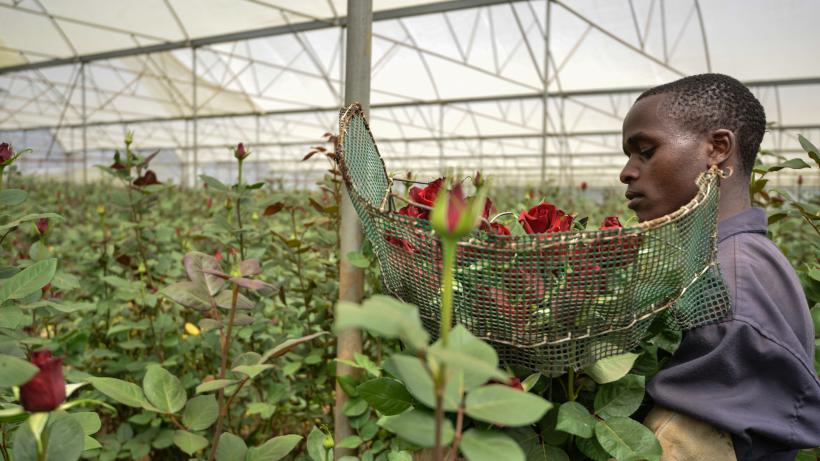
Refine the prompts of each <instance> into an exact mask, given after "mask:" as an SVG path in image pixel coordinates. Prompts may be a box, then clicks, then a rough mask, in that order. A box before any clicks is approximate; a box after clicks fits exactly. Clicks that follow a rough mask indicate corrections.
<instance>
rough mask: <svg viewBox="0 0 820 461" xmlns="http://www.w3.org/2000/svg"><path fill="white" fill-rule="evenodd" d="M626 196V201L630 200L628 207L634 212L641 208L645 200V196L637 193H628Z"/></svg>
mask: <svg viewBox="0 0 820 461" xmlns="http://www.w3.org/2000/svg"><path fill="white" fill-rule="evenodd" d="M624 195H625V196H626V199H627V200H629V203H628V204H627V206H628V207H629V208H630V209H632V210H634V209H635V208H637V207H638V206H640V204H641V202H642V201H643V200H644V198H645V197H644V195H643V194H639V193H637V192H632V191H626V194H624Z"/></svg>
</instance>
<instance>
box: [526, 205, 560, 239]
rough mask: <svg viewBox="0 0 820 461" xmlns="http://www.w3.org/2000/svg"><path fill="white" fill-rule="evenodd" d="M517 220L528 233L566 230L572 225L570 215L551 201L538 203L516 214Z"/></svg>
mask: <svg viewBox="0 0 820 461" xmlns="http://www.w3.org/2000/svg"><path fill="white" fill-rule="evenodd" d="M518 221H519V222H521V225H522V226H523V227H524V231H525V232H526V233H528V234H549V233H552V232H566V231H568V230H570V228H571V227H572V216H570V215H568V214H566V213H564V212H563V211H562V210H559V209H558V208H556V207H555V205H553V204H551V203H540V204H538V205H536V206H534V207H532V208H530V209H529V210H528V211H522V212H521V214H519V215H518Z"/></svg>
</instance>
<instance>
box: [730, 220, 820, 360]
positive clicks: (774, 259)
mask: <svg viewBox="0 0 820 461" xmlns="http://www.w3.org/2000/svg"><path fill="white" fill-rule="evenodd" d="M718 258H719V260H720V269H721V273H722V275H723V278H724V280H725V281H726V285H727V288H728V289H729V295H730V298H731V299H732V305H733V309H732V310H733V315H734V317H735V319H737V320H740V321H743V322H747V323H749V324H751V325H755V326H756V328H758V329H760V330H761V331H764V330H765V331H768V332H769V333H770V334H771V335H772V336H773V337H784V336H792V335H794V339H795V340H796V341H797V343H795V344H800V345H801V346H802V347H803V348H807V347H808V346H809V345H810V344H809V343H811V342H813V334H811V333H812V330H811V317H810V316H809V311H808V304H807V302H806V296H805V294H804V292H803V288H802V286H801V284H800V279H799V278H798V277H797V273H796V272H795V270H794V268H793V267H792V266H791V264H790V263H789V261H788V259H786V256H784V255H783V252H781V251H780V249H779V248H777V245H775V244H774V242H772V241H771V240H770V239H769V238H768V237H766V235H764V234H762V233H759V232H744V233H739V234H736V235H733V236H730V237H728V238H726V239H724V240H723V241H721V242H720V245H719V247H718ZM788 333H790V334H788ZM810 337H811V338H810Z"/></svg>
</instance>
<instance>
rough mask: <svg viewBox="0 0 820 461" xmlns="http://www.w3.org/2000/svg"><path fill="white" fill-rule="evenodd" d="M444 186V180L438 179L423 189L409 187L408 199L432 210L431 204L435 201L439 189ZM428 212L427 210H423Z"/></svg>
mask: <svg viewBox="0 0 820 461" xmlns="http://www.w3.org/2000/svg"><path fill="white" fill-rule="evenodd" d="M443 184H444V178H438V179H436V180H435V181H433V182H431V183H430V184H428V185H427V187H425V188H424V189H422V188H420V187H411V188H410V198H411V199H412V200H413V201H414V202H416V203H418V204H420V205H424V206H427V207H430V208H432V207H433V203H434V202H435V201H436V196H437V195H438V191H439V189H441V186H442V185H443ZM424 211H429V210H426V209H425V210H424Z"/></svg>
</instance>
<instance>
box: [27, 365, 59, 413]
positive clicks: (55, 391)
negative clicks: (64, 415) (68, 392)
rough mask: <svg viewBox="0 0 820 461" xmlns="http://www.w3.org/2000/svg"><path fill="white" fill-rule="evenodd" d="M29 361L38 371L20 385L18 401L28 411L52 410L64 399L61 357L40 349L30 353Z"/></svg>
mask: <svg viewBox="0 0 820 461" xmlns="http://www.w3.org/2000/svg"><path fill="white" fill-rule="evenodd" d="M31 363H33V364H34V365H37V367H38V368H39V369H40V371H38V372H37V374H36V375H34V377H33V378H31V380H29V382H27V383H26V384H23V385H22V386H21V387H20V403H22V404H23V408H25V409H26V411H29V412H37V411H51V410H54V409H55V408H57V407H58V406H60V404H61V403H63V401H65V379H64V378H63V359H61V358H56V357H52V356H51V352H49V351H47V350H42V351H37V352H34V353H33V354H32V355H31Z"/></svg>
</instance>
